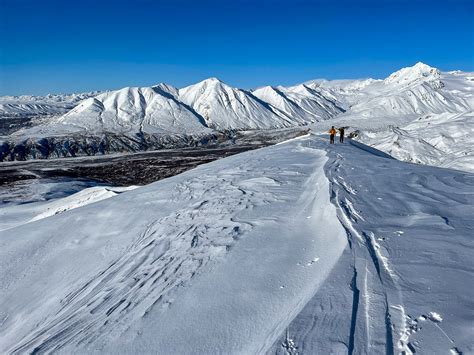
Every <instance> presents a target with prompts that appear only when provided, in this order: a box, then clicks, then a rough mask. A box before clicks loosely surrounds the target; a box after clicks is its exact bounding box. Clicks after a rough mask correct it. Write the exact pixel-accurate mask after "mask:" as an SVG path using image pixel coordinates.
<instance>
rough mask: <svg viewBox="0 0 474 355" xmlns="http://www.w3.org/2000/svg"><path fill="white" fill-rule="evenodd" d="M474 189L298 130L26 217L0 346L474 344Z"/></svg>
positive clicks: (457, 347) (13, 260)
mask: <svg viewBox="0 0 474 355" xmlns="http://www.w3.org/2000/svg"><path fill="white" fill-rule="evenodd" d="M473 188H474V186H473V176H472V174H470V173H463V172H459V171H455V170H451V169H441V168H434V167H426V166H420V165H415V164H408V163H404V162H400V161H397V160H395V159H392V158H391V157H390V156H387V155H386V154H384V153H382V152H380V151H377V150H375V149H373V148H370V147H367V146H364V145H363V144H361V143H356V144H352V142H351V141H350V140H349V141H348V142H347V143H345V144H344V145H342V144H336V145H328V142H327V139H326V138H324V137H319V136H306V137H300V138H297V139H294V140H291V141H288V142H286V143H282V144H279V145H275V146H272V147H267V148H263V149H260V150H255V151H250V152H246V153H242V154H239V155H236V156H232V157H230V158H226V159H222V160H219V161H215V162H212V163H210V164H206V165H202V166H200V167H198V168H196V169H194V170H191V171H188V172H186V173H183V174H181V175H178V176H175V177H173V178H169V179H165V180H162V181H159V182H157V183H153V184H150V185H148V186H145V187H141V188H137V189H135V190H133V191H127V192H122V193H121V194H119V195H117V196H115V197H110V198H107V199H106V200H102V201H99V202H96V203H91V204H88V205H85V206H82V207H77V208H75V209H71V210H68V211H64V212H62V213H59V214H55V215H51V216H47V215H42V217H44V218H42V219H39V220H36V221H32V220H30V219H28V220H27V219H25V222H28V223H24V224H22V225H17V226H16V227H15V226H11V228H10V229H7V230H4V231H2V232H0V271H1V272H0V302H1V304H0V312H1V313H0V319H1V324H2V325H1V328H0V351H1V352H5V353H25V352H36V353H48V352H62V353H68V354H70V353H80V354H83V353H91V352H103V353H166V354H185V353H186V354H187V353H225V354H234V353H295V352H298V353H319V352H321V353H349V354H359V353H377V354H378V353H387V354H395V353H406V354H413V353H415V352H416V353H448V352H449V351H451V352H453V353H470V352H472V351H474V344H473V342H472V336H471V335H472V334H471V328H472V327H471V324H472V322H473V317H472V314H470V313H469V310H470V309H472V308H473V307H474V303H473V300H474V293H473V290H472V288H470V287H468V285H470V283H471V281H472V278H473V276H474V264H473V260H474V259H473V257H472V254H473V252H474V245H473V243H472V233H471V231H472V230H473V228H474V225H473V221H472V215H473V213H474V201H473V197H474V195H473ZM73 196H74V195H73ZM73 196H70V197H69V200H67V204H68V205H71V201H72V200H74V199H75V198H76V197H78V196H76V197H73ZM64 201H66V200H64ZM60 205H61V200H58V201H56V202H55V204H54V206H60ZM16 208H21V206H16ZM25 208H26V207H25ZM25 211H26V209H25ZM17 212H18V211H17Z"/></svg>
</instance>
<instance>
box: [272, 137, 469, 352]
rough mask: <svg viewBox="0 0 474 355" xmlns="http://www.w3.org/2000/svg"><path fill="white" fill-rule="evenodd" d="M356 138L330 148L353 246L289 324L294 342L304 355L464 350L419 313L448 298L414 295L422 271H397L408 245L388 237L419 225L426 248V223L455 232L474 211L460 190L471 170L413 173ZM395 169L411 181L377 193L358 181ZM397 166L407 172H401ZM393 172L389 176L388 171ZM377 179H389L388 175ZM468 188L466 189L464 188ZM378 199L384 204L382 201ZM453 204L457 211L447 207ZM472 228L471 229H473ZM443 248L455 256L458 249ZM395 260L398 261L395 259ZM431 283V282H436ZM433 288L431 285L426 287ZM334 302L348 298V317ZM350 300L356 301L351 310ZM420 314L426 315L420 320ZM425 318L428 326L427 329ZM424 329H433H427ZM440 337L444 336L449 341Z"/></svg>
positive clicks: (334, 184) (335, 192)
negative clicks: (422, 300) (424, 300)
mask: <svg viewBox="0 0 474 355" xmlns="http://www.w3.org/2000/svg"><path fill="white" fill-rule="evenodd" d="M313 139H315V140H317V141H320V142H324V143H325V145H326V147H327V142H325V141H324V140H323V139H321V138H319V137H316V138H314V137H313ZM352 143H353V142H352V141H350V140H349V141H348V142H347V144H344V145H338V144H336V145H335V146H329V147H327V148H326V150H327V151H328V157H329V160H328V163H327V164H326V168H325V170H326V175H327V177H328V179H329V181H330V186H331V188H330V191H331V202H332V203H333V204H334V205H335V206H336V209H337V217H338V219H339V221H340V222H341V224H342V225H343V227H344V228H345V230H346V234H347V239H348V248H347V250H346V251H345V253H344V255H343V257H341V259H340V261H339V266H336V268H335V271H336V270H337V273H333V274H332V275H331V276H330V277H329V278H328V279H327V284H326V285H323V286H322V288H321V289H320V291H319V292H318V294H317V295H315V297H314V298H313V299H312V300H310V301H309V302H308V304H307V305H306V306H305V308H304V310H303V311H302V312H301V313H300V314H299V315H298V316H297V317H296V318H295V319H294V320H293V321H292V322H291V323H290V325H289V329H290V330H291V329H298V331H297V332H296V333H293V334H290V336H291V339H292V346H293V348H295V347H296V348H297V349H298V350H300V351H301V352H300V353H308V352H310V353H311V352H314V351H317V352H318V353H319V352H321V353H348V354H372V353H373V354H382V353H384V354H406V355H408V354H414V353H416V352H420V351H421V352H423V351H428V352H429V351H441V349H446V351H448V350H449V351H451V353H462V350H463V349H462V347H460V346H459V345H458V344H457V343H456V340H455V339H454V338H453V337H451V336H450V335H449V334H448V333H447V332H446V331H445V329H444V327H443V326H442V325H440V324H439V322H436V321H434V320H432V319H431V318H430V317H429V316H426V315H423V314H422V313H420V314H417V313H416V312H418V309H419V308H424V309H429V308H430V307H435V306H436V305H439V304H441V305H442V304H443V302H441V303H440V300H441V299H442V297H445V296H444V295H440V296H438V297H441V298H440V299H439V300H436V301H435V303H434V304H433V305H431V306H430V304H425V305H423V307H420V306H419V301H418V300H417V299H416V297H415V298H413V297H414V294H413V290H415V289H416V288H417V286H416V285H415V284H414V282H415V280H417V279H416V271H414V273H415V274H412V273H410V274H409V275H408V274H406V271H404V270H398V269H399V268H400V266H404V265H400V264H399V263H400V261H398V260H397V259H399V258H400V257H401V256H403V252H404V250H403V248H404V247H405V246H404V245H400V246H398V245H397V244H390V243H389V242H390V238H393V237H392V236H396V237H399V238H406V236H405V235H404V234H405V232H404V230H407V229H408V231H410V228H416V229H414V230H413V232H412V233H413V234H414V235H415V236H416V237H417V238H419V241H417V239H414V243H415V244H414V246H413V248H414V250H418V251H419V252H423V251H424V247H426V245H425V244H422V243H424V242H426V241H427V240H429V239H426V238H427V237H428V236H427V235H426V232H424V233H420V234H419V235H417V231H418V230H420V228H423V227H424V226H425V225H428V226H430V227H432V225H434V228H437V229H434V231H435V232H437V233H439V234H440V237H442V238H452V237H453V231H454V230H455V229H456V226H457V225H459V224H466V223H467V220H468V219H469V211H473V208H472V198H470V196H472V194H471V195H469V194H468V195H466V194H462V193H461V192H460V191H463V190H459V189H458V186H461V185H458V184H465V183H468V184H469V181H470V180H469V179H470V177H469V175H465V178H463V179H459V176H450V173H447V174H445V175H442V174H440V173H441V171H438V172H437V173H431V171H423V170H421V171H417V170H416V169H418V167H416V169H413V171H411V170H410V169H405V168H404V166H400V165H399V166H397V164H401V163H399V162H397V161H394V160H393V159H392V158H391V157H389V156H386V155H384V154H379V152H377V151H375V152H373V151H372V150H371V149H366V147H364V146H362V145H361V144H359V143H356V144H352ZM359 148H360V150H359ZM367 154H369V155H373V156H372V158H371V160H370V165H369V168H367V166H365V165H364V164H362V166H359V165H358V164H359V163H362V162H363V161H362V159H359V158H360V157H361V156H363V155H367ZM392 163H393V164H394V165H392ZM365 169H366V170H365ZM391 169H395V170H393V172H392V174H395V175H396V176H397V177H396V179H395V181H396V180H397V179H398V180H399V181H403V182H405V183H406V185H407V187H405V186H403V185H397V182H395V183H393V184H387V186H386V188H385V186H383V183H382V184H381V185H382V186H383V189H384V190H383V191H379V189H380V186H371V185H370V183H371V181H370V179H367V181H366V185H363V184H360V182H361V180H360V179H358V178H359V176H363V175H364V174H366V175H367V176H370V175H371V174H372V175H375V174H379V175H380V174H385V172H386V171H387V172H388V171H391ZM396 169H400V170H405V171H403V173H401V172H400V171H397V170H396ZM419 169H423V167H419ZM427 169H431V168H427ZM435 169H436V168H435ZM357 170H361V171H363V172H362V173H360V172H357V174H356V175H355V177H357V179H353V177H352V176H351V175H353V172H354V171H357ZM358 174H361V175H358ZM460 174H462V173H460ZM400 175H401V176H400ZM389 176H390V175H389ZM386 178H387V177H386ZM390 178H391V176H390V177H388V179H390ZM379 179H384V176H381V177H379ZM388 181H389V180H388ZM377 188H378V189H377ZM372 189H373V190H372ZM464 190H465V191H466V189H465V187H464ZM374 201H377V202H378V201H380V203H381V204H383V207H377V203H376V202H374ZM385 201H388V204H389V205H388V206H387V205H385V204H384V203H385ZM457 204H459V206H458V205H457ZM358 206H359V208H358ZM392 206H393V207H392ZM434 206H447V207H444V208H443V207H439V208H438V207H434ZM460 206H465V207H460ZM364 207H365V208H364ZM367 207H369V208H367ZM450 208H452V209H453V211H450V212H447V211H449V209H450ZM461 208H464V209H465V210H466V211H467V212H464V213H463V214H461V215H460V216H456V217H457V218H452V217H451V216H449V215H450V214H453V215H456V212H457V211H458V212H459V211H460V209H461ZM466 216H467V217H466ZM466 218H467V219H466ZM471 224H472V223H469V225H471ZM469 228H470V227H467V230H469ZM391 230H394V231H393V232H391V234H389V233H388V231H391ZM386 231H387V232H386ZM412 233H410V234H412ZM459 233H461V234H459ZM465 233H466V232H464V230H463V229H461V230H460V231H459V232H458V233H457V234H454V235H458V236H459V238H458V240H457V242H458V243H459V245H461V246H462V245H464V246H465V247H466V248H468V249H469V248H470V249H471V250H472V244H471V245H469V244H468V242H467V239H466V237H467V235H465ZM440 237H438V236H436V238H435V239H433V242H440V243H445V242H444V241H442V240H441V239H440ZM410 238H414V236H411V237H410ZM416 243H419V244H416ZM440 245H443V244H440ZM437 248H439V246H437ZM398 249H399V250H398ZM445 253H446V255H450V254H449V253H452V251H447V252H445ZM392 258H395V259H396V260H397V261H396V262H395V263H394V262H393V261H392ZM425 262H426V261H425ZM344 263H345V265H343V264H344ZM410 264H412V265H416V264H415V262H414V261H410ZM436 264H437V263H436ZM471 264H472V263H471ZM420 265H422V264H420ZM471 266H472V265H471ZM448 267H449V268H453V269H458V270H460V271H464V272H467V273H470V274H472V272H473V270H472V267H469V266H464V265H463V264H462V263H458V264H457V265H455V266H453V265H449V266H448ZM342 273H344V274H347V275H350V274H351V275H352V276H351V277H349V276H347V277H346V278H342V277H341V276H340V274H342ZM421 277H422V278H421V279H420V281H422V282H424V283H426V282H433V281H437V279H436V277H434V278H433V277H432V278H431V279H429V280H428V281H425V280H423V277H426V275H423V276H421ZM410 278H411V280H410ZM433 286H434V285H433V284H432V286H431V287H433ZM429 290H430V286H428V291H429ZM418 292H419V291H417V292H416V293H415V296H416V294H417V293H418ZM431 292H432V291H431ZM335 293H338V294H335ZM407 297H408V302H407V300H406V298H407ZM466 297H468V296H466ZM328 302H329V303H331V304H332V303H336V304H339V306H342V305H343V304H346V306H345V310H344V312H346V314H349V315H351V316H350V322H349V323H347V322H344V321H343V320H341V319H340V318H339V314H338V311H337V310H334V309H333V308H332V307H331V308H329V309H328V308H326V306H325V305H326V304H327V303H328ZM471 303H472V302H471ZM348 305H351V308H349V307H348ZM466 306H467V305H466ZM466 306H465V307H466ZM467 307H468V306H467ZM465 309H467V308H465ZM409 313H410V314H409ZM413 313H414V314H413ZM420 319H424V320H423V321H420ZM433 319H434V318H433ZM336 322H338V323H337V326H334V323H336ZM420 322H421V323H423V322H425V323H426V322H427V325H426V326H425V327H423V326H422V325H423V324H420ZM451 326H452V325H451ZM344 327H346V329H347V333H346V335H345V334H344V331H341V328H342V329H343V328H344ZM433 327H434V328H433ZM424 328H429V329H428V330H424ZM431 329H434V330H431ZM436 329H438V331H436ZM335 333H336V334H335ZM424 334H426V337H425V335H424ZM419 336H421V337H419ZM318 337H321V338H324V339H326V342H324V341H323V340H315V338H318ZM424 337H425V338H424ZM433 337H435V338H436V339H435V338H433ZM284 339H285V338H284V337H283V336H281V337H280V340H279V342H277V343H275V344H274V346H273V348H272V349H271V350H270V351H269V353H274V354H288V353H290V352H288V351H287V349H286V346H283V345H284V344H286V343H285V342H284ZM418 339H419V340H420V341H419V340H418ZM439 339H441V340H439ZM442 339H445V341H444V343H443V340H442ZM463 341H464V345H467V346H468V348H469V346H470V345H469V342H468V343H466V339H463ZM327 342H329V344H330V345H328V343H327ZM431 343H432V344H431ZM435 344H436V345H435ZM438 344H439V345H440V347H439V348H438V346H439V345H438ZM420 347H421V349H420ZM304 350H306V352H305V351H304Z"/></svg>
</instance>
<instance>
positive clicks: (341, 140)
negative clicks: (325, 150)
mask: <svg viewBox="0 0 474 355" xmlns="http://www.w3.org/2000/svg"><path fill="white" fill-rule="evenodd" d="M337 130H338V131H339V143H344V127H340V128H338V129H337ZM335 136H336V129H335V128H334V126H332V127H331V129H330V130H329V143H330V144H334V137H335Z"/></svg>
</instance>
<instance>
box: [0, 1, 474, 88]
mask: <svg viewBox="0 0 474 355" xmlns="http://www.w3.org/2000/svg"><path fill="white" fill-rule="evenodd" d="M417 61H422V62H425V63H427V64H429V65H432V66H435V67H438V68H440V69H441V70H454V69H460V70H466V71H474V1H467V0H453V1H421V0H410V1H405V0H399V1H395V0H386V1H383V0H379V1H373V0H372V1H356V0H353V1H338V0H334V1H329V0H325V1H323V0H320V1H309V0H306V1H303V0H292V1H290V0H287V1H282V0H273V1H270V0H261V1H258V0H253V1H250V0H234V1H230V0H229V1H224V0H221V1H211V0H208V1H205V0H201V1H200V0H195V1H186V0H175V1H172V0H168V1H160V0H135V1H132V0H130V1H121V0H115V1H108V0H80V1H79V0H77V1H67V0H61V1H60V0H42V1H40V0H0V95H18V94H47V93H61V92H62V93H64V92H82V91H90V90H104V89H117V88H120V87H124V86H147V85H153V84H156V83H159V82H167V83H169V84H172V85H175V86H177V87H182V86H185V85H188V84H192V83H195V82H197V81H199V80H202V79H205V78H207V77H211V76H216V77H218V78H220V79H222V80H223V81H225V82H227V83H228V84H230V85H233V86H238V87H243V88H252V87H257V86H261V85H266V84H272V85H277V84H283V85H288V84H294V83H298V82H302V81H306V80H309V79H314V78H328V79H340V78H359V77H375V78H381V77H385V76H387V75H388V74H390V73H391V72H393V71H395V70H398V69H399V68H401V67H404V66H410V65H413V64H415V63H416V62H417Z"/></svg>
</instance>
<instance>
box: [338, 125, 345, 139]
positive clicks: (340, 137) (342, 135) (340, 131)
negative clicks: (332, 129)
mask: <svg viewBox="0 0 474 355" xmlns="http://www.w3.org/2000/svg"><path fill="white" fill-rule="evenodd" d="M338 131H339V143H344V127H341V128H339V129H338Z"/></svg>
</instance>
